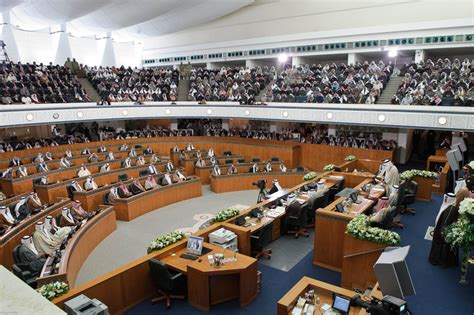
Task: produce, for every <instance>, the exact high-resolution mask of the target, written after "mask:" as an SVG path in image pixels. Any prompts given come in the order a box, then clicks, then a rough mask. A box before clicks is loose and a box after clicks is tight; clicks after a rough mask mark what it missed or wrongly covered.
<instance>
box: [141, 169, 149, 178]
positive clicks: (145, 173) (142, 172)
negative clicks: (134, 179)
mask: <svg viewBox="0 0 474 315" xmlns="http://www.w3.org/2000/svg"><path fill="white" fill-rule="evenodd" d="M148 174H149V173H148V170H143V171H140V172H139V173H138V175H139V176H140V177H143V176H147V175H148Z"/></svg>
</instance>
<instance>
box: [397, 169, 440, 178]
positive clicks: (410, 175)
mask: <svg viewBox="0 0 474 315" xmlns="http://www.w3.org/2000/svg"><path fill="white" fill-rule="evenodd" d="M415 176H418V177H424V178H437V177H438V173H436V172H431V171H423V170H415V169H412V170H408V171H405V172H403V173H401V174H400V179H402V180H404V181H410V180H411V179H412V178H413V177H415Z"/></svg>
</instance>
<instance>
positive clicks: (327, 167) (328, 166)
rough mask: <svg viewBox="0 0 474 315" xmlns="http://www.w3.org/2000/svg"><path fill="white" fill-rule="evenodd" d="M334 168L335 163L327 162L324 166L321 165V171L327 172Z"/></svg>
mask: <svg viewBox="0 0 474 315" xmlns="http://www.w3.org/2000/svg"><path fill="white" fill-rule="evenodd" d="M335 168H336V165H334V164H328V165H326V166H325V167H323V171H324V172H329V171H332V170H334V169H335Z"/></svg>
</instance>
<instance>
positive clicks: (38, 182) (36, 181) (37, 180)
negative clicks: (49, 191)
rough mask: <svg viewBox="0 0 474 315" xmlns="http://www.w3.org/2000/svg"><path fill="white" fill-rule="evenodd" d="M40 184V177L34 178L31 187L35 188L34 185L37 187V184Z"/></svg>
mask: <svg viewBox="0 0 474 315" xmlns="http://www.w3.org/2000/svg"><path fill="white" fill-rule="evenodd" d="M40 182H41V177H38V178H34V179H33V186H35V185H39V184H40Z"/></svg>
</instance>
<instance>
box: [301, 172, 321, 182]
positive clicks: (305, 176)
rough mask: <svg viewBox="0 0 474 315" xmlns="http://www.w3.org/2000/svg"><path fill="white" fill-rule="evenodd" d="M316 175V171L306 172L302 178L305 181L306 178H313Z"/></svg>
mask: <svg viewBox="0 0 474 315" xmlns="http://www.w3.org/2000/svg"><path fill="white" fill-rule="evenodd" d="M317 176H318V173H316V172H308V173H306V174H305V175H304V176H303V180H304V181H307V180H310V179H313V178H315V177H317Z"/></svg>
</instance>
